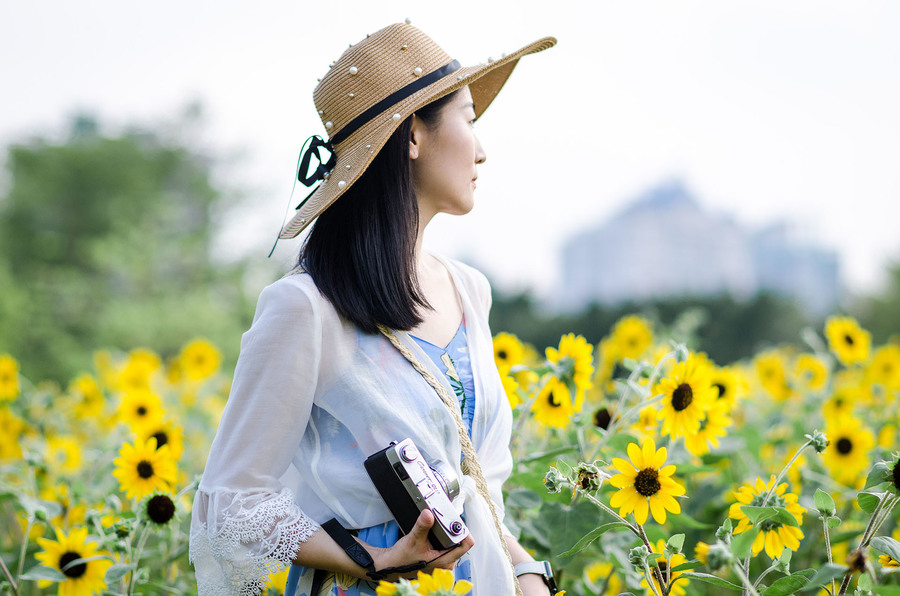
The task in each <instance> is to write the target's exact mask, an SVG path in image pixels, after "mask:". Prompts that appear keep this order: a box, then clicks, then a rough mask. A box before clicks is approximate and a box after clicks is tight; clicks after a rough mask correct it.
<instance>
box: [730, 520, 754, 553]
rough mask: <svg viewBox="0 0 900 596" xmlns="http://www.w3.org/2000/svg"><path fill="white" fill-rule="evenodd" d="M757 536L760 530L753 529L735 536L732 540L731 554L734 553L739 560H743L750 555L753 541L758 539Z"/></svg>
mask: <svg viewBox="0 0 900 596" xmlns="http://www.w3.org/2000/svg"><path fill="white" fill-rule="evenodd" d="M757 534H759V528H757V527H753V528H750V529H749V530H747V531H746V532H743V533H741V534H737V535H736V536H734V537H733V538H732V539H731V552H732V553H734V556H735V557H737V558H738V559H743V558H744V557H746V556H747V555H749V554H750V547H751V546H753V541H754V540H755V539H756V535H757Z"/></svg>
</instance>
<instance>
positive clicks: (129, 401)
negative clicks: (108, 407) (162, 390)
mask: <svg viewBox="0 0 900 596" xmlns="http://www.w3.org/2000/svg"><path fill="white" fill-rule="evenodd" d="M117 414H118V418H119V420H121V421H122V422H125V423H126V424H127V425H128V426H129V427H131V429H132V430H134V429H139V428H143V427H146V426H156V425H159V424H161V423H162V418H163V415H164V414H165V411H164V410H163V405H162V399H160V397H159V396H158V395H157V394H155V393H153V392H152V391H150V390H149V389H139V390H135V391H131V392H128V393H126V394H125V395H124V396H123V397H122V402H121V403H120V404H119V409H118V411H117Z"/></svg>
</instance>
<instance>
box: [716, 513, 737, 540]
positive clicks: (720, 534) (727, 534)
mask: <svg viewBox="0 0 900 596" xmlns="http://www.w3.org/2000/svg"><path fill="white" fill-rule="evenodd" d="M733 530H734V527H733V524H732V523H731V520H730V519H726V520H725V523H723V524H722V525H721V526H719V528H718V529H717V530H716V538H717V539H718V540H720V541H722V542H724V543H725V544H730V543H731V533H732V531H733Z"/></svg>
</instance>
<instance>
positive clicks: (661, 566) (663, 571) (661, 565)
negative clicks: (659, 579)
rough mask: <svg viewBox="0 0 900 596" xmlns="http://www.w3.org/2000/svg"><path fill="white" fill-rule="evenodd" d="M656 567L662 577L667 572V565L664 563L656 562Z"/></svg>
mask: <svg viewBox="0 0 900 596" xmlns="http://www.w3.org/2000/svg"><path fill="white" fill-rule="evenodd" d="M656 566H657V567H659V570H660V571H661V572H662V574H663V576H665V574H666V571H668V570H669V564H668V563H666V562H665V561H657V562H656Z"/></svg>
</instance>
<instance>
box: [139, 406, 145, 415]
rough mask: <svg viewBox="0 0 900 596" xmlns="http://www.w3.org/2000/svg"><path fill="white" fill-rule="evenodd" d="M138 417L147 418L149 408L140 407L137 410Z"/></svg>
mask: <svg viewBox="0 0 900 596" xmlns="http://www.w3.org/2000/svg"><path fill="white" fill-rule="evenodd" d="M137 415H138V416H146V415H147V408H146V406H138V409H137Z"/></svg>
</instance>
